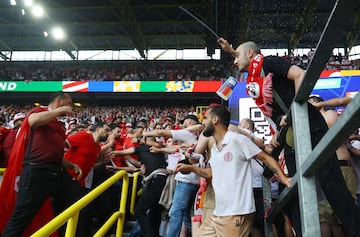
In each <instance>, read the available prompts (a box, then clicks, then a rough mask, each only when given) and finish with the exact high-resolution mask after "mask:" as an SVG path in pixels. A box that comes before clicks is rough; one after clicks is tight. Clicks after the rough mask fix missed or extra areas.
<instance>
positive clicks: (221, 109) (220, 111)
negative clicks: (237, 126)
mask: <svg viewBox="0 0 360 237" xmlns="http://www.w3.org/2000/svg"><path fill="white" fill-rule="evenodd" d="M209 110H210V114H213V115H215V116H218V117H219V121H220V123H221V124H223V125H224V126H225V127H228V126H229V124H230V111H229V110H228V109H227V108H226V107H225V106H223V105H215V106H210V107H209Z"/></svg>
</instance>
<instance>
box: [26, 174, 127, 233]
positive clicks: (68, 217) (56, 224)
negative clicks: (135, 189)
mask: <svg viewBox="0 0 360 237" xmlns="http://www.w3.org/2000/svg"><path fill="white" fill-rule="evenodd" d="M121 178H122V179H123V182H122V190H121V198H120V207H119V211H116V212H114V213H113V214H112V216H111V217H110V218H109V219H108V220H107V221H106V222H105V223H104V225H103V226H102V227H101V228H100V229H99V230H98V231H97V232H96V233H95V235H94V236H104V235H105V234H106V232H107V231H108V230H109V229H110V228H111V227H112V226H113V224H114V223H115V222H116V221H117V227H116V236H117V237H121V236H122V232H123V228H124V221H125V211H126V201H127V200H126V199H127V194H128V188H129V177H128V174H127V173H126V172H125V171H123V170H122V171H119V172H117V173H115V174H114V175H113V176H111V177H110V178H109V179H107V180H106V181H105V182H103V183H102V184H101V185H99V186H98V187H96V188H95V189H94V190H92V191H91V192H90V193H88V194H87V195H86V196H84V197H83V198H81V199H80V200H79V201H77V202H76V203H74V204H73V205H71V206H70V207H69V208H68V209H66V210H65V211H63V212H62V213H61V214H59V215H58V216H56V217H55V218H54V219H53V220H51V221H50V222H49V223H47V224H46V225H45V226H43V227H42V228H41V229H39V230H38V231H37V232H35V233H34V234H33V235H32V236H33V237H43V236H49V235H51V234H52V233H54V232H55V231H56V230H57V229H59V228H60V227H61V226H62V225H63V224H65V223H66V222H67V228H66V232H65V236H66V237H72V236H75V232H76V227H77V222H78V218H79V212H80V211H81V210H82V209H83V208H84V207H86V206H87V205H88V204H89V203H90V202H92V201H93V200H94V199H95V198H97V197H98V196H99V195H100V194H102V193H103V192H104V191H105V190H107V189H108V188H110V187H111V186H112V185H113V184H114V183H115V182H116V181H118V180H119V179H121Z"/></svg>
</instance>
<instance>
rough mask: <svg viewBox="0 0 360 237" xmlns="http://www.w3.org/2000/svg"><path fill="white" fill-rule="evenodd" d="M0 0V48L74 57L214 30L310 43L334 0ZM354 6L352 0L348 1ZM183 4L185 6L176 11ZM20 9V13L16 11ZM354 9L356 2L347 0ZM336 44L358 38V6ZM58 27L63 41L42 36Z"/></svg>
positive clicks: (163, 45) (176, 42)
mask: <svg viewBox="0 0 360 237" xmlns="http://www.w3.org/2000/svg"><path fill="white" fill-rule="evenodd" d="M16 1H17V5H15V6H12V5H10V0H3V1H1V2H0V32H1V33H0V51H1V52H0V53H1V55H0V56H2V57H6V55H7V54H8V53H9V52H11V51H22V50H31V51H33V50H42V51H43V50H45V51H57V50H60V49H62V50H65V51H66V52H67V53H68V54H69V55H70V56H72V57H73V58H74V59H76V55H74V54H76V51H77V50H107V49H112V50H121V49H135V48H136V49H137V50H138V51H139V52H140V54H141V55H142V56H143V57H145V55H146V50H147V49H184V48H205V47H207V48H208V52H210V53H211V52H213V50H214V48H216V47H218V46H217V44H216V36H214V34H213V33H211V31H210V30H208V29H206V28H205V27H204V26H203V25H202V24H201V23H199V21H196V20H195V18H194V17H192V16H191V15H190V14H188V13H187V12H186V10H187V11H189V12H190V13H192V14H193V15H194V16H196V17H198V18H199V19H200V20H201V21H202V22H204V23H205V24H206V25H208V26H209V27H210V28H211V29H212V30H213V31H214V32H216V33H217V34H218V35H219V36H223V37H225V38H227V39H229V41H230V42H232V43H233V44H238V43H239V42H242V41H245V40H253V41H255V42H257V43H258V44H259V46H260V47H261V48H288V49H290V48H315V47H316V44H317V42H318V41H319V39H320V35H321V32H322V29H323V27H324V26H325V24H326V22H327V19H328V17H329V14H330V12H331V10H332V8H333V5H334V3H335V0H293V1H283V0H254V1H251V0H221V1H220V0H194V1H189V0H182V1H178V0H151V1H145V0H132V1H130V0H91V1H79V0H57V1H45V0H33V2H34V4H41V5H42V6H43V8H44V10H45V13H46V14H45V16H44V17H43V18H34V17H33V16H32V15H31V14H30V9H29V8H27V7H25V6H24V0H16ZM355 5H357V6H355ZM180 6H181V7H183V8H184V9H185V10H182V9H181V8H180ZM22 9H24V10H25V15H22V14H21V12H22ZM354 11H357V12H358V13H359V12H360V11H359V1H354ZM346 16H347V13H344V18H343V19H342V20H343V25H344V26H343V28H344V31H343V34H342V35H341V37H340V40H339V41H338V45H337V47H341V48H343V47H351V46H353V45H359V44H360V38H359V33H360V13H359V14H358V16H357V19H355V20H353V19H347V17H346ZM56 25H59V26H62V27H63V28H64V30H65V32H66V36H67V37H66V39H65V40H64V41H56V40H54V39H52V37H50V35H49V36H48V37H44V31H46V32H50V29H51V27H53V26H56Z"/></svg>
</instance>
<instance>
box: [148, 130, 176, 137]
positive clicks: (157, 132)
mask: <svg viewBox="0 0 360 237" xmlns="http://www.w3.org/2000/svg"><path fill="white" fill-rule="evenodd" d="M161 136H162V137H172V133H171V130H168V129H155V130H152V131H150V132H143V137H161Z"/></svg>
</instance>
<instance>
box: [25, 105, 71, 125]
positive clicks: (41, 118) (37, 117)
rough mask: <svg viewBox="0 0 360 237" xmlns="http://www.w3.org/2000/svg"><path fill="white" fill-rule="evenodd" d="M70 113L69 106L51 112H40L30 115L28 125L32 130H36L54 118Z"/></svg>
mask: <svg viewBox="0 0 360 237" xmlns="http://www.w3.org/2000/svg"><path fill="white" fill-rule="evenodd" d="M71 113H72V108H71V107H70V106H62V107H59V108H56V109H53V110H48V111H42V112H39V113H32V114H30V116H29V125H30V127H32V128H37V127H40V126H42V125H45V124H47V123H49V122H50V121H51V120H53V119H54V118H57V117H59V116H64V115H67V114H71Z"/></svg>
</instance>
